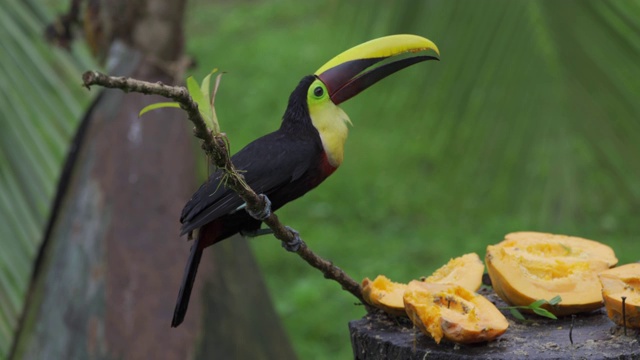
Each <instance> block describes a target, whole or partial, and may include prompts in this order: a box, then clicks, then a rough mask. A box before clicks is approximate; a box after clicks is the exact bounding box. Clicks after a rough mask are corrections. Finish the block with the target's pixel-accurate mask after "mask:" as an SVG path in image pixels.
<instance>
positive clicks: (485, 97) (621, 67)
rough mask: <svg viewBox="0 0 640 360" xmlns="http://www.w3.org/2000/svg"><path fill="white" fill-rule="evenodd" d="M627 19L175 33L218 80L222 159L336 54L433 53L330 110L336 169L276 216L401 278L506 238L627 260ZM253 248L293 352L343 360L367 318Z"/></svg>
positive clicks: (531, 17) (228, 11)
mask: <svg viewBox="0 0 640 360" xmlns="http://www.w3.org/2000/svg"><path fill="white" fill-rule="evenodd" d="M639 17H640V3H639V2H638V1H622V0H621V1H552V0H545V1H507V0H491V1H487V0H484V1H464V0H460V1H445V0H435V1H419V2H418V1H410V0H404V1H395V2H392V3H391V2H388V1H382V0H377V1H363V0H361V1H350V2H338V1H309V2H296V1H293V0H278V1H268V2H267V1H250V2H242V3H236V2H228V3H211V2H205V1H195V2H192V3H191V7H190V10H189V13H188V25H187V26H188V33H187V39H188V52H189V54H191V55H193V56H194V57H195V58H196V59H197V62H198V64H199V65H200V68H199V69H198V70H197V71H196V78H202V76H204V74H206V72H207V71H208V70H210V69H211V68H213V67H218V68H220V69H221V70H223V71H227V72H228V74H226V75H225V77H224V78H223V82H222V86H221V89H220V91H219V94H218V98H217V100H216V104H217V111H218V116H219V119H220V123H221V127H222V131H225V132H227V133H228V135H229V138H230V140H231V144H232V147H233V150H239V149H240V148H241V147H242V146H244V145H245V144H246V143H248V142H249V141H251V140H252V139H254V138H257V137H258V136H260V135H262V134H264V133H266V132H269V131H272V130H275V129H276V128H277V127H278V125H279V119H280V118H281V116H282V113H283V112H284V108H285V106H286V101H287V98H288V95H289V93H290V91H291V90H292V89H293V88H294V87H295V85H296V84H297V81H298V80H299V79H300V78H301V77H302V76H304V75H306V74H309V73H312V72H313V71H315V70H316V69H317V68H319V67H320V66H321V65H322V64H323V63H324V62H325V61H327V60H329V59H330V58H331V57H333V56H334V55H336V54H337V53H339V52H341V51H342V50H345V49H346V48H348V47H351V46H353V45H355V44H358V43H361V42H363V41H366V40H369V39H371V38H375V37H378V36H383V35H388V34H393V33H415V34H419V35H423V36H425V37H427V38H429V39H431V40H433V41H434V42H435V43H436V44H437V45H438V46H439V48H440V50H441V53H442V61H440V62H439V63H436V62H428V63H423V64H419V65H416V66H414V67H412V68H410V69H407V70H404V71H402V72H401V73H398V74H396V75H394V76H393V77H391V78H389V79H386V80H384V81H383V82H381V83H380V84H377V85H376V86H374V87H373V88H371V89H370V90H367V91H366V92H365V93H363V94H361V95H359V96H358V97H356V98H354V99H352V100H350V101H349V102H348V103H347V104H345V105H344V106H343V108H344V109H345V111H346V112H347V113H348V114H349V115H350V117H351V119H352V121H353V123H354V127H353V128H352V130H351V134H350V138H349V140H348V142H347V148H346V158H345V162H344V163H343V165H342V167H341V168H340V169H339V171H337V172H336V173H335V174H334V175H333V176H332V177H331V178H330V179H328V180H327V181H326V182H325V183H323V184H322V185H321V186H320V187H319V188H318V189H316V190H315V191H313V192H312V193H310V194H308V195H307V196H305V197H304V198H302V199H300V200H298V201H296V202H295V203H293V204H290V205H289V206H287V207H285V208H284V209H282V210H281V211H279V215H280V216H281V219H282V220H283V221H284V222H285V223H286V224H288V225H291V226H293V227H294V228H296V229H297V230H299V231H300V232H301V233H302V235H303V238H304V239H305V240H306V241H307V242H308V243H309V245H310V246H311V247H312V249H314V250H315V251H317V252H318V253H319V254H320V255H322V256H324V257H326V258H328V259H330V260H332V261H334V262H335V263H336V265H338V266H340V267H341V268H343V269H344V270H346V271H347V272H348V273H349V274H350V275H351V276H353V277H354V278H356V279H358V280H360V279H362V278H363V277H365V276H368V277H374V276H376V275H377V274H380V273H382V274H386V275H388V276H390V277H391V278H392V279H394V280H397V281H408V280H410V279H413V278H417V277H419V276H422V275H428V274H429V273H430V272H431V271H433V270H434V269H435V268H437V267H439V266H440V265H441V264H443V263H445V262H446V261H447V260H448V259H449V258H451V257H454V256H458V255H461V254H463V253H466V252H471V251H475V252H478V253H479V254H480V255H481V256H483V255H484V250H485V247H486V245H487V244H491V243H495V242H498V241H500V240H501V239H502V237H503V235H504V234H505V233H507V232H511V231H517V230H537V231H547V232H555V233H564V234H571V235H578V236H583V237H587V238H592V239H595V240H599V241H602V242H605V243H607V244H609V245H611V246H612V247H613V248H614V249H615V250H616V252H617V254H618V256H619V258H620V260H621V262H622V263H625V262H631V261H637V260H639V259H640V241H638V234H640V223H639V222H638V221H637V216H638V209H639V207H640V201H639V200H640V163H639V162H638V159H637V158H638V156H637V155H638V154H639V150H640V123H639V121H638V120H639V115H640V101H638V94H640V67H638V66H637V63H638V59H640V24H638V22H637V21H634V19H638V18H639ZM203 163H204V161H203ZM252 244H253V245H252V246H253V249H254V250H255V253H256V255H257V256H258V259H259V261H260V263H261V265H262V268H263V269H264V271H265V274H266V276H267V278H268V283H269V286H270V288H271V290H272V295H273V297H274V299H275V301H276V304H277V307H278V310H279V312H280V313H281V314H282V316H283V319H284V322H285V324H286V327H287V329H288V331H289V334H290V335H291V337H292V340H293V342H294V345H295V347H296V350H297V351H298V354H299V355H300V357H301V358H313V359H318V358H327V359H333V358H349V357H351V349H350V344H349V336H348V330H347V323H348V321H349V320H352V319H357V318H359V317H361V316H362V315H363V314H364V311H363V309H362V308H361V307H359V306H355V305H353V303H354V299H353V298H352V297H351V296H350V295H348V294H347V293H345V292H343V291H341V290H340V288H339V287H338V286H337V285H336V284H333V283H331V282H329V281H326V280H324V279H323V278H322V276H321V275H320V274H319V273H317V272H316V271H315V270H313V269H311V268H309V267H308V266H306V264H304V263H303V262H302V261H300V260H299V259H298V258H297V257H295V256H291V255H288V254H286V253H285V252H283V251H282V250H281V249H280V247H279V246H278V244H277V243H276V242H275V241H274V240H273V239H270V238H267V237H265V238H259V239H256V240H254V241H252ZM209 251H216V250H215V247H213V248H212V249H210V250H209Z"/></svg>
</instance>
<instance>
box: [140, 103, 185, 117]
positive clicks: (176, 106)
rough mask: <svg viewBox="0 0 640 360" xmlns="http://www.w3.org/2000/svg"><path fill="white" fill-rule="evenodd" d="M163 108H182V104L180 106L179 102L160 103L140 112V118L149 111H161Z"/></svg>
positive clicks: (146, 107) (148, 106)
mask: <svg viewBox="0 0 640 360" xmlns="http://www.w3.org/2000/svg"><path fill="white" fill-rule="evenodd" d="M161 108H180V104H178V103H177V102H159V103H155V104H151V105H147V106H145V107H144V108H143V109H142V110H140V113H138V116H139V117H142V115H144V114H146V113H147V112H149V111H152V110H156V109H161Z"/></svg>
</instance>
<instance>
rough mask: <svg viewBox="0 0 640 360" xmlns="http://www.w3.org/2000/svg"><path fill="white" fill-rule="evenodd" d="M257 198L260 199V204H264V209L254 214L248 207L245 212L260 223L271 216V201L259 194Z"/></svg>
mask: <svg viewBox="0 0 640 360" xmlns="http://www.w3.org/2000/svg"><path fill="white" fill-rule="evenodd" d="M258 197H260V198H261V199H262V202H263V203H264V207H263V208H262V210H260V211H259V212H255V213H254V212H252V211H251V210H249V208H248V207H247V208H246V209H245V210H246V211H247V213H249V215H251V217H252V218H254V219H256V220H260V221H265V220H266V219H267V218H268V217H269V216H271V200H269V198H268V197H267V195H265V194H260V195H258Z"/></svg>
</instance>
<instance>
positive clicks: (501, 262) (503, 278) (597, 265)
mask: <svg viewBox="0 0 640 360" xmlns="http://www.w3.org/2000/svg"><path fill="white" fill-rule="evenodd" d="M485 262H486V264H487V269H488V272H489V276H490V277H491V282H492V285H493V288H494V290H495V292H496V293H497V294H498V295H499V296H500V297H501V298H502V299H503V300H504V301H505V302H507V303H508V304H510V305H516V306H526V305H529V304H531V303H532V302H534V301H536V300H540V299H545V300H549V299H551V298H553V297H555V296H557V295H560V296H561V297H562V301H561V302H560V304H558V305H555V306H550V305H548V304H546V305H544V306H543V307H544V308H545V309H547V310H549V311H550V312H551V313H553V314H555V315H569V314H574V313H578V312H584V311H591V310H595V309H598V308H600V307H601V306H602V294H601V290H602V287H601V285H600V282H599V281H598V276H597V274H598V273H599V272H601V271H604V270H607V269H609V268H610V267H611V266H614V265H615V264H616V263H617V262H618V259H617V258H616V257H615V254H614V252H613V250H612V249H611V248H610V247H608V246H606V245H604V244H601V243H598V242H596V241H593V240H587V239H583V238H579V237H574V236H565V235H554V234H547V233H537V232H518V233H511V234H507V235H506V237H505V240H504V241H502V242H501V243H499V244H497V245H490V246H488V247H487V255H486V257H485Z"/></svg>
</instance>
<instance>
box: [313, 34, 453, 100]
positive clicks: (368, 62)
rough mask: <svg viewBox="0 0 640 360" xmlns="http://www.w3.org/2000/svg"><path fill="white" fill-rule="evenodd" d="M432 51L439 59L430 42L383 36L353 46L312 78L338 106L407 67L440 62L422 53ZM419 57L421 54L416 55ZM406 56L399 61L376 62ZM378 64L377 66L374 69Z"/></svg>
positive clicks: (398, 36) (412, 38) (437, 52)
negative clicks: (318, 81)
mask: <svg viewBox="0 0 640 360" xmlns="http://www.w3.org/2000/svg"><path fill="white" fill-rule="evenodd" d="M428 50H433V51H434V52H435V53H436V54H438V56H439V55H440V52H439V51H438V47H437V46H436V44H434V43H433V42H432V41H431V40H428V39H425V38H423V37H420V36H417V35H391V36H385V37H381V38H378V39H374V40H371V41H367V42H366V43H363V44H360V45H358V46H355V47H353V48H351V49H349V50H347V51H345V52H343V53H341V54H340V55H338V56H336V57H334V58H333V59H331V60H329V62H327V63H326V64H324V65H322V67H321V68H320V69H318V71H316V72H315V75H316V77H317V78H318V79H320V80H322V82H323V83H324V84H325V86H326V87H327V90H328V91H329V96H330V97H331V100H332V101H333V103H334V104H336V105H338V104H340V103H342V102H345V101H347V100H349V99H351V98H352V97H354V96H356V95H358V94H359V93H360V92H362V91H363V90H364V89H366V88H368V87H369V86H371V85H373V84H375V83H376V82H378V81H380V80H382V79H384V78H385V77H387V76H389V75H391V74H393V73H395V72H396V71H398V70H402V69H404V68H406V67H407V66H411V65H413V64H417V63H419V62H422V61H426V60H439V58H438V57H436V56H430V55H424V54H423V53H422V52H424V51H428ZM419 53H422V54H419ZM401 54H408V55H409V56H404V57H403V58H402V59H399V60H396V61H393V62H385V63H383V64H378V63H379V62H381V61H383V60H385V59H388V58H393V57H397V56H398V55H401ZM376 64H378V65H377V66H374V65H376Z"/></svg>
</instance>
